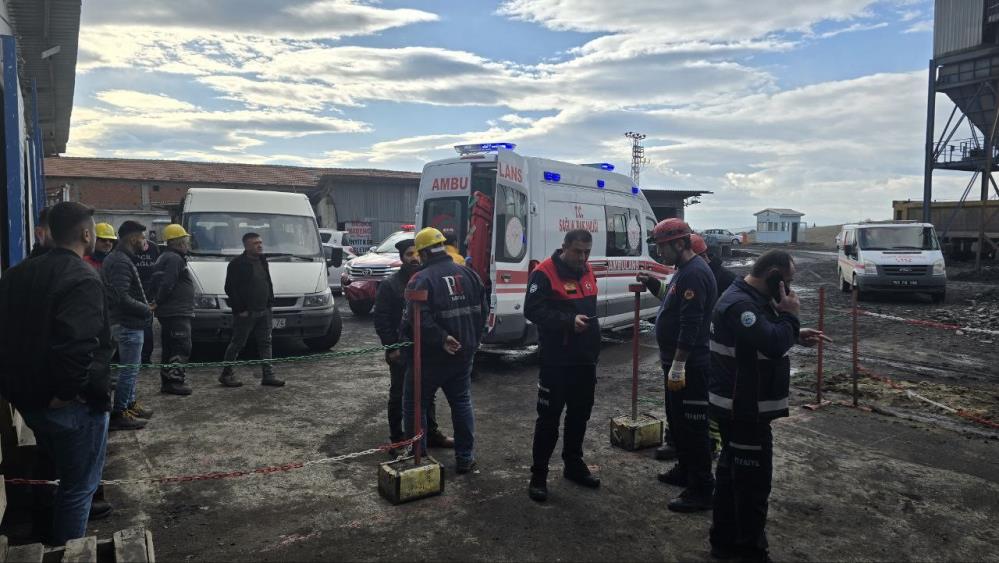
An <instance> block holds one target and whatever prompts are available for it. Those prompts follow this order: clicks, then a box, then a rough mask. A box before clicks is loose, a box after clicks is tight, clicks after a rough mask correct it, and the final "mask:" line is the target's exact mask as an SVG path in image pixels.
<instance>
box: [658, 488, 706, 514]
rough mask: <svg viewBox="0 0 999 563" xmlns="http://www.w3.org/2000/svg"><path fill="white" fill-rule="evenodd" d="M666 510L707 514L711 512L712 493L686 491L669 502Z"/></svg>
mask: <svg viewBox="0 0 999 563" xmlns="http://www.w3.org/2000/svg"><path fill="white" fill-rule="evenodd" d="M666 508H669V509H670V510H672V511H673V512H684V513H690V512H705V511H708V510H711V493H698V492H694V491H692V490H691V489H686V490H684V491H683V492H682V493H680V496H678V497H676V498H675V499H673V500H671V501H669V504H667V505H666Z"/></svg>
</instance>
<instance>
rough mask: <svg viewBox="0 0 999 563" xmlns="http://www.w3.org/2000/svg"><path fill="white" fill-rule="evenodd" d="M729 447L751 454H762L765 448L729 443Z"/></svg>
mask: <svg viewBox="0 0 999 563" xmlns="http://www.w3.org/2000/svg"><path fill="white" fill-rule="evenodd" d="M728 445H729V446H730V447H732V448H735V449H737V450H747V451H751V452H761V451H763V446H752V445H749V444H737V443H735V442H729V443H728Z"/></svg>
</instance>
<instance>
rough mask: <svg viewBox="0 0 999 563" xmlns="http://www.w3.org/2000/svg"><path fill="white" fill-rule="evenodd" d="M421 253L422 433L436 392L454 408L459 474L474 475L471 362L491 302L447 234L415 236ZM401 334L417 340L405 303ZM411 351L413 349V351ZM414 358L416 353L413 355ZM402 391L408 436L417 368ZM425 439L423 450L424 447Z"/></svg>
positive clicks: (416, 281) (413, 284)
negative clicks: (457, 259) (452, 251)
mask: <svg viewBox="0 0 999 563" xmlns="http://www.w3.org/2000/svg"><path fill="white" fill-rule="evenodd" d="M415 240H416V250H417V251H418V252H419V253H420V260H421V262H422V263H423V265H424V266H423V269H422V270H420V271H419V272H418V273H417V274H416V275H414V276H413V278H412V280H410V282H409V289H413V290H426V291H427V293H428V300H427V302H426V303H423V304H422V305H421V306H420V323H421V325H420V334H421V337H422V342H421V345H422V350H421V353H422V356H423V366H422V367H423V369H422V375H423V380H422V382H421V383H422V385H421V386H420V388H421V397H420V398H421V401H420V403H421V409H420V412H421V414H422V416H423V419H424V420H423V421H422V423H421V428H426V427H427V425H426V413H427V409H428V408H429V407H430V401H431V399H432V398H433V396H434V394H435V393H437V389H443V390H444V396H445V397H446V398H447V402H448V404H449V405H450V406H451V423H452V425H453V426H454V455H455V472H456V473H458V474H463V473H469V472H470V471H472V470H474V469H475V467H476V461H475V416H474V414H473V411H472V360H473V359H474V358H475V352H476V350H478V348H479V343H480V342H481V341H482V333H483V332H484V331H485V321H486V315H487V314H488V313H489V302H488V296H487V295H486V291H485V288H484V287H483V285H482V281H481V280H480V279H479V276H478V274H476V273H475V271H474V270H472V269H471V268H469V267H467V266H459V265H458V264H455V263H454V260H453V259H452V258H451V256H450V255H449V254H448V253H447V249H446V248H444V243H445V242H446V239H445V238H444V234H443V233H441V232H440V231H438V230H437V229H434V228H426V229H423V230H421V231H420V232H418V233H416V238H415ZM400 334H401V336H402V337H403V338H404V339H405V340H412V337H413V319H412V304H411V303H409V302H408V300H407V302H406V310H405V312H404V313H403V318H402V326H401V328H400ZM410 350H411V349H410ZM410 353H411V352H410ZM408 364H409V365H408V367H407V369H406V384H405V388H404V389H403V414H404V419H403V423H404V424H405V428H406V435H407V436H412V435H413V434H414V428H413V368H412V366H413V363H412V362H408ZM425 444H426V439H425V437H424V439H423V440H421V441H420V444H419V447H425Z"/></svg>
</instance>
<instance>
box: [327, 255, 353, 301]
mask: <svg viewBox="0 0 999 563" xmlns="http://www.w3.org/2000/svg"><path fill="white" fill-rule="evenodd" d="M336 248H339V249H340V250H341V251H342V252H343V263H342V264H340V265H339V266H336V265H332V264H331V265H330V267H329V268H327V269H326V272H327V277H328V278H329V282H330V291H332V292H333V295H337V296H339V295H343V273H344V272H346V271H347V268H348V267H350V261H351V260H353V259H354V258H357V256H356V255H355V254H354V252H353V251H352V250H351V248H350V247H349V246H336V245H334V244H325V243H324V244H323V253H324V254H325V255H326V258H327V259H331V258H332V257H333V254H334V252H333V249H336Z"/></svg>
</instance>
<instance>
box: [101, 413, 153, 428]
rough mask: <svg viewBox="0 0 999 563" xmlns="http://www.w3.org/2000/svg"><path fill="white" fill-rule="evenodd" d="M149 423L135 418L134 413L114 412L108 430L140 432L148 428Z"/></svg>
mask: <svg viewBox="0 0 999 563" xmlns="http://www.w3.org/2000/svg"><path fill="white" fill-rule="evenodd" d="M147 422H148V421H147V420H146V419H144V418H139V417H137V416H135V413H133V412H132V411H123V412H113V413H111V420H110V421H109V422H108V430H109V431H111V432H114V431H115V430H140V429H142V428H145V427H146V423H147Z"/></svg>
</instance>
